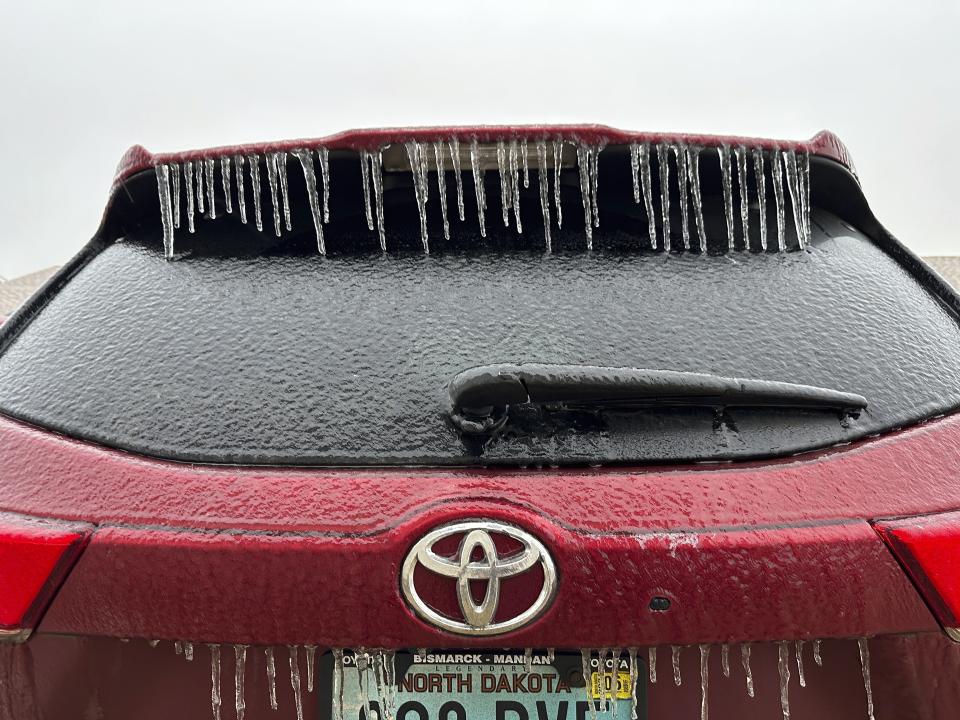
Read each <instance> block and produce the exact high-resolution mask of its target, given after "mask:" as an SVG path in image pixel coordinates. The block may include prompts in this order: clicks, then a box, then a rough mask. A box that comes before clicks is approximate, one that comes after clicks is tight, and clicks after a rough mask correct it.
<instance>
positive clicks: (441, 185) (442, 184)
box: [433, 142, 450, 240]
mask: <svg viewBox="0 0 960 720" xmlns="http://www.w3.org/2000/svg"><path fill="white" fill-rule="evenodd" d="M443 148H444V144H443V143H442V142H435V143H434V144H433V159H434V161H435V162H436V164H437V188H438V189H439V190H440V215H441V217H442V218H443V237H444V239H445V240H449V239H450V222H449V221H448V220H447V166H446V163H445V162H444V159H443Z"/></svg>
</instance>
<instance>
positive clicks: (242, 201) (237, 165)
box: [233, 155, 247, 225]
mask: <svg viewBox="0 0 960 720" xmlns="http://www.w3.org/2000/svg"><path fill="white" fill-rule="evenodd" d="M243 162H244V159H243V155H234V157H233V169H234V172H235V173H236V177H237V208H238V209H239V211H240V222H242V223H243V224H244V225H246V224H247V189H246V187H245V186H244V182H243Z"/></svg>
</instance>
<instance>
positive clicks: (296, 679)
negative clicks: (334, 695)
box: [287, 645, 303, 720]
mask: <svg viewBox="0 0 960 720" xmlns="http://www.w3.org/2000/svg"><path fill="white" fill-rule="evenodd" d="M287 652H288V653H289V654H290V687H291V689H292V690H293V702H294V705H295V706H296V708H297V720H303V695H302V694H301V693H300V653H299V651H298V650H297V646H296V645H288V646H287Z"/></svg>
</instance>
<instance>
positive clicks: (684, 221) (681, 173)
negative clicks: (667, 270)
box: [673, 145, 690, 250]
mask: <svg viewBox="0 0 960 720" xmlns="http://www.w3.org/2000/svg"><path fill="white" fill-rule="evenodd" d="M673 154H674V156H675V158H676V161H677V185H678V186H679V189H680V231H681V233H682V237H683V249H684V250H689V249H690V199H689V196H688V195H687V149H686V147H685V146H684V145H674V146H673Z"/></svg>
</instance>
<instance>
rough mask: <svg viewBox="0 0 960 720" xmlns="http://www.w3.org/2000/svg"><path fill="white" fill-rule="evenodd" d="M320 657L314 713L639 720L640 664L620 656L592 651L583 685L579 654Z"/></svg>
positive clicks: (642, 713)
mask: <svg viewBox="0 0 960 720" xmlns="http://www.w3.org/2000/svg"><path fill="white" fill-rule="evenodd" d="M325 660H326V661H327V662H326V663H324V668H323V673H324V674H323V675H321V676H320V677H321V678H322V680H321V682H322V683H323V685H324V686H325V687H324V690H327V689H329V691H328V692H321V693H320V696H321V698H323V699H322V700H321V704H322V707H321V713H320V717H321V718H332V720H341V718H342V720H592V718H593V714H592V713H591V710H590V703H592V704H593V706H594V709H593V712H595V713H596V717H597V718H601V719H603V720H608V719H610V718H618V720H631V717H632V713H633V711H634V708H635V709H636V713H637V714H636V717H637V718H638V720H645V719H646V679H647V675H646V665H645V664H644V663H643V662H642V660H639V659H638V660H637V668H636V675H635V676H634V675H633V674H632V673H631V672H630V660H629V658H628V657H626V655H624V657H622V658H620V659H619V660H618V661H617V665H618V667H616V668H615V667H614V660H613V659H612V658H610V657H606V658H604V663H603V664H604V668H603V669H601V668H600V662H599V660H598V658H597V656H596V655H593V656H592V657H591V658H590V661H589V664H590V667H589V670H588V675H589V677H588V678H586V686H585V680H584V673H583V659H582V656H581V655H580V654H579V653H556V655H554V654H552V653H548V652H545V651H544V652H535V653H533V654H532V656H530V658H529V663H528V658H527V657H526V656H525V655H524V653H523V651H520V652H515V651H472V650H462V651H453V650H426V651H411V652H398V653H397V654H396V657H395V659H394V662H393V663H392V667H388V664H387V663H384V662H383V661H382V660H381V661H380V662H373V661H369V665H368V666H367V667H366V668H365V669H363V670H362V669H361V668H362V667H363V666H364V665H367V664H368V661H366V660H365V658H363V657H362V656H361V657H359V658H358V657H357V656H356V655H355V654H353V653H350V652H348V651H345V652H344V654H343V661H342V665H341V668H339V669H338V667H337V665H336V664H335V663H334V662H333V660H332V658H331V656H329V655H328V656H327V657H326V658H325ZM358 665H360V666H361V667H358ZM634 677H636V690H635V694H634V689H633V686H634V682H633V680H634ZM327 681H329V682H327ZM391 681H392V686H393V688H394V690H393V692H391V691H390V690H389V686H390V685H391ZM614 688H616V690H614ZM365 707H368V708H369V712H367V711H365Z"/></svg>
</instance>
